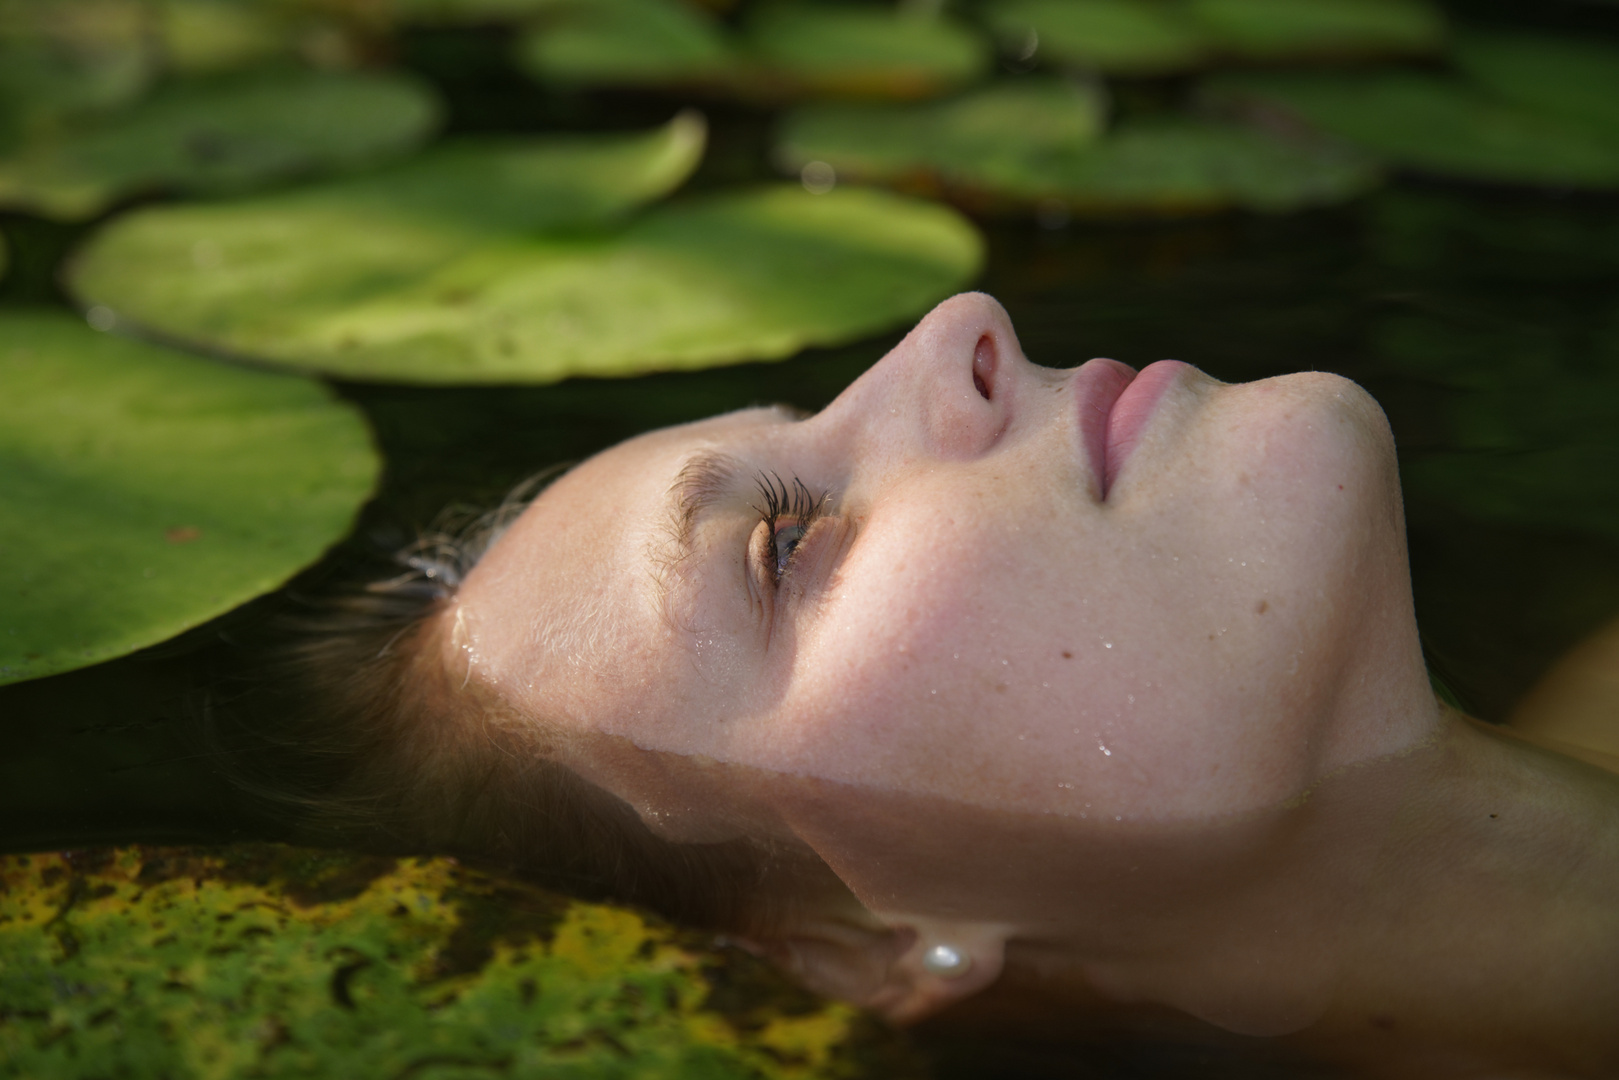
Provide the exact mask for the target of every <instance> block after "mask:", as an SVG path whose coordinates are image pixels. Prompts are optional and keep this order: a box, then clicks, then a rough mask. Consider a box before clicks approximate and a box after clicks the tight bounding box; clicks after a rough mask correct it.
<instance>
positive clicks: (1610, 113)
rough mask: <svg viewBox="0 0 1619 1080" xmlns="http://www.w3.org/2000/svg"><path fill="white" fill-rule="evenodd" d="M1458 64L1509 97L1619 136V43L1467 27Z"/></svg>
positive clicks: (1454, 54)
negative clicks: (1618, 44)
mask: <svg viewBox="0 0 1619 1080" xmlns="http://www.w3.org/2000/svg"><path fill="white" fill-rule="evenodd" d="M1451 58H1452V59H1453V60H1454V61H1455V63H1456V65H1457V66H1458V67H1460V68H1461V69H1462V70H1463V71H1464V72H1466V73H1467V74H1468V75H1469V76H1471V77H1472V78H1473V80H1474V81H1476V82H1477V83H1479V84H1480V85H1482V86H1484V87H1486V88H1487V89H1489V90H1490V91H1492V92H1494V93H1495V94H1498V95H1500V96H1501V97H1503V98H1505V99H1507V100H1508V101H1512V102H1515V103H1517V104H1520V105H1524V106H1526V107H1528V108H1531V109H1535V110H1537V111H1540V112H1544V113H1546V114H1548V115H1551V116H1555V117H1557V118H1558V119H1559V120H1561V121H1564V122H1572V123H1577V124H1588V125H1590V126H1591V127H1592V128H1594V129H1597V130H1599V131H1602V132H1604V133H1606V134H1607V136H1608V138H1609V139H1615V140H1619V48H1615V47H1614V46H1613V45H1611V44H1608V43H1606V42H1604V41H1599V40H1598V41H1593V40H1589V39H1586V40H1575V39H1573V38H1566V37H1551V36H1546V35H1539V34H1525V33H1523V32H1521V31H1514V32H1512V33H1499V32H1497V33H1489V32H1484V31H1468V32H1467V33H1465V34H1462V35H1460V36H1459V37H1458V38H1457V41H1456V43H1455V45H1454V47H1453V48H1452V50H1451Z"/></svg>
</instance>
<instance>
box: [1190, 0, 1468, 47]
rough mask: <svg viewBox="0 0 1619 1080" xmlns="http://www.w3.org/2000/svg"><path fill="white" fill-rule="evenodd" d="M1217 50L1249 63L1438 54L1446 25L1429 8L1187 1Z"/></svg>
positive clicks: (1343, 0)
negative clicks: (1249, 61) (1252, 61)
mask: <svg viewBox="0 0 1619 1080" xmlns="http://www.w3.org/2000/svg"><path fill="white" fill-rule="evenodd" d="M1184 2H1185V3H1186V5H1187V12H1188V14H1189V15H1190V16H1191V18H1192V19H1194V20H1195V21H1196V22H1197V23H1198V24H1199V25H1201V26H1202V27H1203V28H1204V29H1205V31H1206V32H1207V34H1208V35H1209V41H1210V43H1211V44H1212V45H1213V47H1214V48H1215V49H1216V50H1217V51H1219V52H1221V53H1223V54H1225V55H1227V56H1233V57H1239V58H1242V59H1247V60H1267V61H1269V60H1299V59H1314V58H1335V57H1343V58H1361V57H1370V56H1398V55H1409V54H1420V53H1432V52H1436V51H1438V50H1439V49H1440V48H1441V47H1442V46H1443V44H1444V40H1445V20H1444V16H1443V15H1441V14H1440V12H1439V9H1438V8H1436V7H1434V6H1433V5H1432V4H1430V3H1427V2H1426V0H1184Z"/></svg>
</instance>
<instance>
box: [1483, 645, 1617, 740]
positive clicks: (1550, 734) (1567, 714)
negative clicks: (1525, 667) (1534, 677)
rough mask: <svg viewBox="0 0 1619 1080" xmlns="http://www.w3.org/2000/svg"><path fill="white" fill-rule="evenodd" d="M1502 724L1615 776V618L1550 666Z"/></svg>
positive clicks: (1526, 737)
mask: <svg viewBox="0 0 1619 1080" xmlns="http://www.w3.org/2000/svg"><path fill="white" fill-rule="evenodd" d="M1507 724H1508V727H1510V728H1511V729H1512V730H1513V731H1514V732H1516V733H1517V734H1519V735H1521V736H1523V737H1524V738H1525V739H1528V740H1529V741H1530V742H1534V743H1539V744H1541V745H1543V746H1546V747H1548V748H1550V749H1553V750H1558V751H1561V752H1562V753H1565V754H1568V755H1569V756H1571V757H1577V758H1580V759H1582V760H1585V761H1589V762H1591V763H1592V764H1594V765H1600V766H1602V767H1603V768H1605V769H1609V770H1611V771H1613V772H1619V619H1616V620H1614V621H1612V622H1610V623H1608V624H1607V625H1605V626H1603V627H1602V628H1601V629H1599V630H1597V631H1596V633H1594V634H1592V635H1591V636H1590V637H1588V638H1586V639H1585V640H1584V641H1582V642H1580V643H1579V644H1578V645H1576V646H1575V647H1574V648H1573V649H1571V650H1570V651H1569V652H1568V653H1567V654H1566V655H1565V656H1564V657H1563V658H1562V659H1561V660H1559V661H1558V662H1557V663H1556V664H1555V665H1553V666H1552V669H1551V670H1550V671H1548V672H1547V673H1546V675H1545V676H1544V677H1543V678H1542V679H1541V680H1540V682H1538V683H1536V684H1535V686H1534V688H1533V689H1532V690H1530V691H1529V693H1528V694H1526V695H1525V696H1524V698H1523V700H1522V701H1520V702H1519V703H1518V706H1517V708H1516V709H1514V710H1513V713H1512V716H1511V718H1510V719H1509V720H1508V721H1507Z"/></svg>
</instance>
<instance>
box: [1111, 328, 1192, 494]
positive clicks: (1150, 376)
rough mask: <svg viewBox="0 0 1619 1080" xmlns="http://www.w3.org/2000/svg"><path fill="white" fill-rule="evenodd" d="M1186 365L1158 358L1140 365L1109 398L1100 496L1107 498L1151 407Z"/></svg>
mask: <svg viewBox="0 0 1619 1080" xmlns="http://www.w3.org/2000/svg"><path fill="white" fill-rule="evenodd" d="M1189 366H1190V365H1188V364H1183V363H1181V362H1180V361H1179V360H1160V361H1158V362H1157V363H1156V364H1148V365H1147V366H1146V367H1144V368H1142V369H1141V374H1139V375H1137V376H1136V377H1135V378H1134V379H1132V380H1131V381H1130V385H1128V386H1126V387H1125V388H1124V392H1123V393H1122V394H1120V395H1119V396H1118V398H1117V399H1116V400H1115V401H1114V402H1113V408H1112V410H1111V411H1109V413H1108V416H1107V439H1106V443H1105V446H1104V450H1103V453H1102V471H1101V473H1100V475H1101V477H1102V498H1104V499H1105V498H1107V493H1108V491H1109V490H1110V489H1111V488H1112V487H1113V481H1114V480H1115V479H1117V478H1118V475H1119V470H1120V469H1122V468H1123V467H1124V463H1125V462H1126V461H1127V460H1129V457H1130V454H1131V452H1132V451H1134V450H1135V448H1136V444H1137V443H1139V442H1140V441H1141V434H1142V432H1144V431H1146V429H1147V424H1148V422H1149V421H1150V420H1151V419H1152V414H1153V410H1155V409H1157V408H1158V402H1159V401H1161V400H1162V399H1163V396H1164V393H1165V392H1166V391H1167V390H1168V389H1169V387H1170V384H1171V383H1173V382H1174V381H1175V380H1176V378H1178V377H1179V376H1180V373H1181V372H1182V371H1183V370H1185V369H1186V368H1188V367H1189Z"/></svg>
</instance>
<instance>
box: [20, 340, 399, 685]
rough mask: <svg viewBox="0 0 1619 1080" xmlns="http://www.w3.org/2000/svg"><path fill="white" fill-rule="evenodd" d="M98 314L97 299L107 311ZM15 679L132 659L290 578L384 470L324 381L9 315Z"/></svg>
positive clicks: (340, 529) (358, 423)
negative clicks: (220, 362)
mask: <svg viewBox="0 0 1619 1080" xmlns="http://www.w3.org/2000/svg"><path fill="white" fill-rule="evenodd" d="M93 314H94V313H93ZM0 386H4V387H5V393H4V394H0V683H7V682H15V681H19V680H22V679H30V678H35V677H37V676H41V675H49V674H52V673H54V672H58V671H66V670H69V669H71V668H75V667H82V666H84V665H86V664H91V663H95V662H97V661H99V660H105V659H108V658H110V657H114V656H121V655H123V654H125V653H128V652H132V651H133V650H135V649H139V648H142V647H144V646H146V645H151V644H153V643H155V642H159V641H162V640H164V639H166V638H169V637H172V636H173V635H175V634H177V633H179V632H180V631H182V630H185V629H187V628H188V627H191V626H195V625H197V624H198V623H201V622H204V621H206V620H207V619H210V618H212V617H214V616H215V615H219V614H221V613H223V612H225V611H228V610H230V609H231V608H233V607H235V606H236V605H238V604H241V603H242V602H244V601H246V600H249V599H251V598H252V597H254V596H257V595H259V594H261V593H264V592H267V591H269V590H270V589H273V588H275V587H276V586H278V585H280V584H281V583H282V582H284V581H285V580H286V579H287V578H288V577H290V576H291V575H292V574H293V573H294V572H296V571H297V570H299V569H301V568H302V567H304V566H306V565H308V564H309V563H311V562H313V561H314V560H315V559H317V558H318V557H319V556H320V554H321V553H322V552H323V551H324V550H325V549H326V548H327V547H328V546H330V545H331V544H332V543H333V542H334V541H336V540H338V539H339V538H340V537H342V536H343V534H344V533H346V532H347V531H348V529H349V527H350V525H351V523H352V522H353V520H354V515H355V513H356V511H357V510H358V509H359V507H360V505H361V503H363V502H364V501H365V499H366V498H367V496H368V495H369V493H370V491H371V486H372V484H373V482H374V481H375V478H376V475H377V470H378V462H377V458H376V455H375V453H374V452H373V451H372V449H371V445H370V441H369V439H368V436H367V433H366V427H365V423H364V421H363V420H362V419H361V418H360V417H359V415H358V414H357V413H355V412H354V410H353V409H351V408H350V407H348V406H346V405H343V404H341V403H339V402H337V401H335V400H333V399H332V397H331V395H330V394H329V393H328V392H327V391H326V390H325V389H324V388H322V387H321V386H320V385H318V384H316V383H313V382H310V381H307V380H305V379H301V378H296V377H292V376H286V375H277V374H273V373H269V372H260V371H248V370H242V369H237V368H230V367H224V366H221V365H217V364H211V363H208V362H206V361H203V360H199V359H195V358H192V357H188V356H184V355H181V354H179V353H175V352H171V351H169V350H167V349H161V348H158V347H155V346H151V345H144V344H140V343H136V342H130V341H125V340H122V339H119V338H116V337H110V336H108V335H106V334H100V333H97V332H96V331H94V330H91V329H90V328H89V327H87V326H85V325H84V324H83V323H82V322H80V321H79V320H77V319H73V318H70V317H68V316H65V315H60V314H29V313H15V312H13V313H7V314H5V315H4V316H0Z"/></svg>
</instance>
